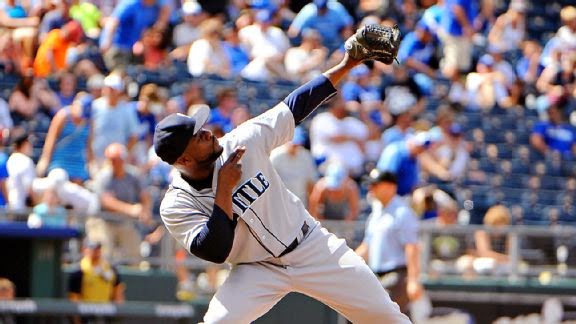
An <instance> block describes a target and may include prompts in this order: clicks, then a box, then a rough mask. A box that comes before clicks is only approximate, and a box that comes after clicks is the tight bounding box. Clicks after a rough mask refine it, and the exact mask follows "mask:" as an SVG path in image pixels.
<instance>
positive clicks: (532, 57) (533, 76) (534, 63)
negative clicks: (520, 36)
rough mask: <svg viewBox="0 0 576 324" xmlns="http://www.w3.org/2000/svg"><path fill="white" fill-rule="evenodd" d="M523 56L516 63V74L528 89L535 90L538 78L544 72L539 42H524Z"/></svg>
mask: <svg viewBox="0 0 576 324" xmlns="http://www.w3.org/2000/svg"><path fill="white" fill-rule="evenodd" d="M521 48H522V56H521V57H520V59H519V60H518V62H517V63H516V67H515V72H516V75H517V76H518V78H519V79H520V80H521V81H522V82H524V84H525V85H526V86H527V87H528V89H531V88H534V87H535V84H536V80H537V79H538V76H539V75H540V73H541V72H542V66H541V65H540V54H541V53H542V48H541V47H540V45H539V44H538V42H536V41H533V40H526V41H524V42H522V46H521Z"/></svg>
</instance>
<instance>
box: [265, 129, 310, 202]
mask: <svg viewBox="0 0 576 324" xmlns="http://www.w3.org/2000/svg"><path fill="white" fill-rule="evenodd" d="M305 142H306V134H305V133H304V130H303V129H302V128H301V127H296V128H295V129H294V138H293V139H292V141H291V142H289V143H286V144H284V145H283V146H280V147H278V148H277V149H274V150H273V151H272V153H271V154H270V160H271V161H272V166H274V169H276V172H278V175H280V178H281V179H282V181H283V182H284V183H285V184H286V187H287V188H288V189H289V190H290V191H291V192H292V193H293V194H294V195H296V197H298V198H299V199H300V201H302V203H303V204H304V206H308V198H309V197H310V194H311V193H312V188H313V187H314V184H315V183H316V181H317V180H318V172H317V170H316V164H315V163H314V158H312V154H311V153H310V151H308V150H307V149H306V148H304V145H305Z"/></svg>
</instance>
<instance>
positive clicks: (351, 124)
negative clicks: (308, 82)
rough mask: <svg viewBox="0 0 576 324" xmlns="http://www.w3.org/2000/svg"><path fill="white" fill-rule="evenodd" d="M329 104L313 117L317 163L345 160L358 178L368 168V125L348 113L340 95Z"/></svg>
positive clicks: (347, 166) (343, 161)
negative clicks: (366, 165)
mask: <svg viewBox="0 0 576 324" xmlns="http://www.w3.org/2000/svg"><path fill="white" fill-rule="evenodd" d="M329 107H330V108H329V110H328V111H326V112H323V113H319V114H318V115H316V117H314V119H312V124H311V126H310V139H311V141H312V147H311V148H312V155H313V156H314V158H315V159H316V161H317V163H320V162H322V161H325V160H335V161H340V162H342V163H343V164H344V166H345V167H346V169H347V172H348V173H349V174H350V176H351V177H352V178H357V177H359V176H360V175H361V174H362V173H363V169H364V161H365V158H366V156H365V154H364V143H365V142H366V139H367V137H368V127H367V126H366V124H364V123H363V122H362V121H360V120H359V119H357V118H354V117H351V116H348V111H347V110H346V107H345V102H344V100H343V99H342V97H341V96H340V95H336V96H334V98H332V99H331V101H330V102H329Z"/></svg>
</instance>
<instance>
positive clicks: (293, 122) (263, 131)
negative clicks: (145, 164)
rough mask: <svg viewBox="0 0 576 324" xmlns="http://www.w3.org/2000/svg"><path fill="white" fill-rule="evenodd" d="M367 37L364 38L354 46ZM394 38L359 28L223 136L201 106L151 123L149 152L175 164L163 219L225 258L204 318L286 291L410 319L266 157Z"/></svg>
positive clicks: (387, 57) (256, 308)
mask: <svg viewBox="0 0 576 324" xmlns="http://www.w3.org/2000/svg"><path fill="white" fill-rule="evenodd" d="M260 18H266V17H260ZM246 28H248V27H246ZM366 35H367V36H366ZM368 36H369V37H370V39H372V41H370V42H369V43H370V44H368V43H367V45H362V43H361V40H363V39H365V38H368ZM398 39H399V34H398V31H397V29H395V28H385V27H381V26H371V27H370V28H368V27H366V28H364V30H362V29H361V30H359V31H358V32H357V33H356V34H355V36H354V37H351V38H350V39H349V41H348V42H347V44H348V47H347V49H346V53H345V56H344V58H343V60H342V61H341V62H340V63H339V64H337V65H335V66H333V67H332V68H330V69H329V70H326V71H325V72H324V73H322V74H321V75H319V76H317V77H315V78H314V79H312V80H311V81H309V82H307V83H305V84H303V85H302V86H300V87H299V88H297V89H295V90H294V91H293V92H291V93H290V94H289V95H288V96H287V97H286V98H285V99H284V100H283V101H281V102H279V103H278V104H277V105H275V106H274V107H271V108H270V109H267V110H266V111H265V112H263V113H262V114H260V115H258V116H256V117H254V118H252V119H250V120H247V121H245V122H244V123H242V124H240V125H238V126H237V127H236V128H234V129H233V130H231V131H230V132H229V133H227V134H225V135H224V136H223V137H221V138H216V136H214V134H213V133H212V132H211V131H210V130H208V129H207V128H206V127H204V124H205V123H206V121H207V120H208V117H209V116H208V115H209V113H208V112H209V109H208V108H207V107H203V108H199V109H196V110H195V111H193V112H192V113H191V115H189V116H184V115H181V114H172V115H169V116H167V117H166V118H164V119H163V120H161V121H160V122H159V123H158V124H157V126H156V129H155V134H154V149H155V151H156V154H157V155H158V157H160V158H161V159H162V160H164V161H165V162H167V163H169V164H171V165H172V166H173V167H174V168H175V170H176V171H177V172H174V177H173V179H172V182H171V185H170V186H169V188H168V190H167V191H166V194H165V196H164V198H163V199H162V203H161V205H160V216H161V217H162V221H163V222H164V225H165V226H166V228H167V229H168V232H169V233H170V234H171V235H172V237H173V238H174V239H175V240H176V241H178V243H179V244H180V245H181V246H182V247H184V248H185V249H186V250H187V251H188V252H189V253H191V254H194V255H195V256H197V257H199V258H201V259H203V260H206V261H210V262H214V263H223V262H228V263H230V264H231V265H232V267H231V268H230V274H229V276H228V277H227V279H226V281H225V282H224V283H223V284H222V285H221V286H220V287H219V288H218V290H217V292H216V294H215V295H214V297H213V299H212V301H211V302H210V305H209V307H208V310H207V312H206V314H205V315H204V318H203V321H204V322H205V323H250V322H252V321H254V320H256V319H257V318H259V317H261V316H262V315H264V314H265V313H266V312H267V311H268V310H269V309H270V308H272V306H273V305H274V304H276V303H277V302H278V301H279V300H280V299H281V298H282V297H283V296H284V295H286V294H287V293H289V292H292V291H298V292H300V293H303V294H307V295H309V296H312V297H314V298H317V299H318V300H320V301H321V302H324V303H326V304H327V305H330V306H331V307H332V308H334V309H335V310H336V311H338V312H339V313H340V314H342V315H343V316H345V317H346V318H347V319H348V320H350V321H351V322H354V323H380V322H385V323H397V324H404V323H409V322H410V321H409V319H408V317H406V316H405V315H404V314H402V313H401V312H400V310H399V308H398V306H397V305H396V304H394V303H393V302H392V301H391V300H390V297H389V296H388V294H387V293H386V291H385V290H384V289H383V288H382V285H381V284H380V283H379V282H378V280H377V279H376V277H375V276H374V275H373V273H372V271H371V270H370V268H369V267H368V266H367V265H366V263H365V262H364V261H363V260H362V259H361V258H360V257H358V256H357V255H356V254H355V253H354V251H353V250H352V249H350V248H349V247H348V246H347V245H346V242H345V241H344V240H337V239H335V237H334V235H333V234H331V233H329V232H328V231H327V230H326V229H324V228H322V224H321V223H320V222H318V221H317V220H316V219H315V218H314V217H312V216H311V215H310V213H309V212H308V211H307V210H306V208H305V206H304V204H303V203H302V202H301V201H300V200H299V199H298V198H297V196H296V195H294V193H292V192H291V191H290V190H288V189H287V187H286V185H285V184H284V182H283V181H282V179H281V178H280V175H279V174H278V173H277V172H276V171H275V169H274V166H273V165H272V163H271V162H270V153H271V151H272V150H273V149H275V148H277V147H279V146H281V145H283V144H285V143H287V142H288V141H290V140H292V138H293V136H294V132H295V127H296V126H298V125H299V124H301V123H302V122H303V121H304V120H305V119H306V118H307V116H309V115H310V114H311V113H312V112H313V111H314V110H315V109H316V108H317V107H318V106H320V105H321V104H322V103H324V102H325V101H326V100H328V99H330V98H332V97H333V96H334V95H335V94H336V92H337V90H336V87H335V86H336V85H338V84H339V83H340V82H341V81H342V80H343V79H344V78H345V77H346V75H347V74H348V73H349V72H350V70H351V69H352V68H354V67H355V66H357V65H359V64H360V62H362V61H364V60H367V59H369V58H376V59H379V60H380V61H381V62H383V63H385V64H391V63H392V60H393V58H394V57H395V55H396V50H397V45H398ZM371 44H375V45H371ZM382 49H385V51H386V52H385V54H379V53H380V52H381V51H382ZM387 62H388V63H387Z"/></svg>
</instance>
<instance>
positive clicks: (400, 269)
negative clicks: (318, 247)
mask: <svg viewBox="0 0 576 324" xmlns="http://www.w3.org/2000/svg"><path fill="white" fill-rule="evenodd" d="M403 271H408V268H406V266H399V267H396V268H394V269H391V270H386V271H376V275H377V276H378V277H382V276H385V275H387V274H389V273H392V272H403Z"/></svg>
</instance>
